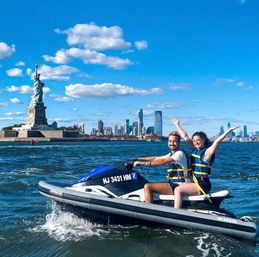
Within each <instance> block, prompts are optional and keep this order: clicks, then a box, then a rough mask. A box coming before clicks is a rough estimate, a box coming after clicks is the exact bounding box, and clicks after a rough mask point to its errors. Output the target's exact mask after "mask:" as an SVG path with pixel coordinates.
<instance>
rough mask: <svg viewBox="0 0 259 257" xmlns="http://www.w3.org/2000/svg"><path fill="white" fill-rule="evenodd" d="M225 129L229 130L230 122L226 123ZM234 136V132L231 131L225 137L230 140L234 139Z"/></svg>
mask: <svg viewBox="0 0 259 257" xmlns="http://www.w3.org/2000/svg"><path fill="white" fill-rule="evenodd" d="M227 127H228V129H229V128H231V124H230V122H228V124H227ZM235 135H236V134H235V132H234V131H231V132H229V133H228V135H227V137H228V138H232V137H235Z"/></svg>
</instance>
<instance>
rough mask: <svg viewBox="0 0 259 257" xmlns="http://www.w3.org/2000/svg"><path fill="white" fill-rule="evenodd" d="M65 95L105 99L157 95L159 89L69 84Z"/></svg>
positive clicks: (117, 85) (105, 84)
mask: <svg viewBox="0 0 259 257" xmlns="http://www.w3.org/2000/svg"><path fill="white" fill-rule="evenodd" d="M65 88H66V95H68V96H70V97H74V98H84V97H97V98H106V97H114V96H127V95H158V94H161V93H162V90H161V89H160V88H151V89H136V88H133V87H128V86H124V85H120V84H112V83H103V84H95V85H84V84H70V85H69V86H66V87H65Z"/></svg>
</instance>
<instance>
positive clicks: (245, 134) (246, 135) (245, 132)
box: [243, 125, 248, 137]
mask: <svg viewBox="0 0 259 257" xmlns="http://www.w3.org/2000/svg"><path fill="white" fill-rule="evenodd" d="M243 136H244V137H248V133H247V126H246V125H244V135H243Z"/></svg>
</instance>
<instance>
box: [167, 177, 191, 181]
mask: <svg viewBox="0 0 259 257" xmlns="http://www.w3.org/2000/svg"><path fill="white" fill-rule="evenodd" d="M188 178H191V176H174V177H171V176H166V179H167V180H172V179H188Z"/></svg>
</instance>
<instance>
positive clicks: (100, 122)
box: [97, 120, 104, 134]
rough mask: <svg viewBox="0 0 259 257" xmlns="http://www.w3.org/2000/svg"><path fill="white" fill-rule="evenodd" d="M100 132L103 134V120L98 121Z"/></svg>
mask: <svg viewBox="0 0 259 257" xmlns="http://www.w3.org/2000/svg"><path fill="white" fill-rule="evenodd" d="M97 130H98V132H99V133H101V134H103V132H104V131H103V121H102V120H98V128H97Z"/></svg>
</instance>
